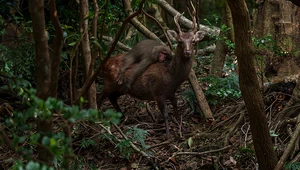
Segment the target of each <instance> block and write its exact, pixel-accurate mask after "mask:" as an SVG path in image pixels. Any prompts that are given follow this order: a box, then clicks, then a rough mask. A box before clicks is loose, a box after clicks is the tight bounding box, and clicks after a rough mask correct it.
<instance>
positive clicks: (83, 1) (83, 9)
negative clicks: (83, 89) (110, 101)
mask: <svg viewBox="0 0 300 170" xmlns="http://www.w3.org/2000/svg"><path fill="white" fill-rule="evenodd" d="M88 12H89V4H88V0H80V21H81V24H80V25H81V27H80V33H81V34H83V36H82V40H81V48H82V56H83V60H84V64H83V65H84V78H85V80H88V79H89V78H90V77H91V76H92V75H93V74H94V70H92V69H93V68H91V71H90V65H93V64H92V56H91V48H90V40H89V24H88V21H89V20H88ZM87 99H88V107H90V108H94V109H97V102H96V85H95V82H93V83H92V85H91V86H90V88H89V90H88V93H87Z"/></svg>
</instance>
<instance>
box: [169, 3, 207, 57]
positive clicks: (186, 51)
mask: <svg viewBox="0 0 300 170" xmlns="http://www.w3.org/2000/svg"><path fill="white" fill-rule="evenodd" d="M192 8H193V14H191V13H190V15H191V16H192V19H193V27H192V30H191V31H188V32H183V31H181V28H180V25H179V23H178V20H179V18H180V17H181V16H182V14H177V15H176V16H175V17H174V22H175V24H176V26H177V29H178V34H177V32H176V31H174V30H168V31H167V33H168V35H169V37H170V39H171V40H172V41H175V42H178V45H181V46H182V48H183V55H184V57H186V58H189V57H191V56H192V55H193V51H194V45H195V43H196V42H198V41H200V40H202V39H203V38H204V35H205V32H203V31H197V32H196V10H195V8H194V6H193V5H192Z"/></svg>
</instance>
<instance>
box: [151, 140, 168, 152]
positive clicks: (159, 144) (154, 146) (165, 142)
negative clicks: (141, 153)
mask: <svg viewBox="0 0 300 170" xmlns="http://www.w3.org/2000/svg"><path fill="white" fill-rule="evenodd" d="M170 143H171V141H170V140H167V141H164V142H162V143H158V144H155V145H152V146H150V147H149V148H147V150H150V149H153V148H156V147H159V146H162V145H168V144H170Z"/></svg>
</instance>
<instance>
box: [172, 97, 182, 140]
mask: <svg viewBox="0 0 300 170" xmlns="http://www.w3.org/2000/svg"><path fill="white" fill-rule="evenodd" d="M170 101H171V103H172V105H173V110H174V114H175V116H176V119H177V122H175V123H177V124H178V128H179V135H180V137H182V114H181V112H178V109H177V99H176V97H175V94H174V95H173V96H172V97H171V98H170ZM178 122H179V123H178Z"/></svg>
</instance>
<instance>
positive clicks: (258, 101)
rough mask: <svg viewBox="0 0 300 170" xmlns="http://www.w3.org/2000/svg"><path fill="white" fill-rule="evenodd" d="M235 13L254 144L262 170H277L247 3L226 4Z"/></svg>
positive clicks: (242, 81)
mask: <svg viewBox="0 0 300 170" xmlns="http://www.w3.org/2000/svg"><path fill="white" fill-rule="evenodd" d="M227 2H228V4H229V7H230V9H231V12H232V18H233V25H234V34H235V42H236V51H235V53H236V55H237V58H238V63H239V76H240V79H239V84H240V88H241V92H242V96H243V99H244V101H245V105H246V108H247V111H248V113H249V119H250V127H251V132H252V136H253V144H254V148H255V153H256V157H257V160H258V164H259V169H261V170H270V169H274V167H275V166H276V164H277V161H278V159H277V157H276V154H275V151H274V149H273V144H272V140H271V137H270V133H269V129H268V125H267V120H266V115H265V112H264V103H263V98H262V95H261V93H260V90H259V83H258V79H257V76H256V71H255V67H254V51H253V44H252V39H251V38H252V37H251V29H250V17H249V13H248V9H247V6H246V3H245V0H227Z"/></svg>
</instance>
